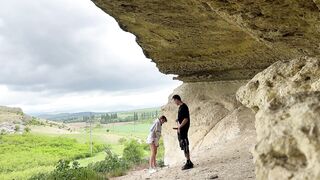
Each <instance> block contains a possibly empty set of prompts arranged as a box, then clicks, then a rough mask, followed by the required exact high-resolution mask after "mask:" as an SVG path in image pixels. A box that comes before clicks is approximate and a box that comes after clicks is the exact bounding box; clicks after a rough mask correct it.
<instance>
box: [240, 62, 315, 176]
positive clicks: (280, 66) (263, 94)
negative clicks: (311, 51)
mask: <svg viewBox="0 0 320 180" xmlns="http://www.w3.org/2000/svg"><path fill="white" fill-rule="evenodd" d="M319 84H320V60H319V59H316V58H300V59H295V60H293V61H286V62H277V63H275V64H273V65H271V66H270V67H269V68H267V69H266V70H264V71H263V72H261V73H259V74H257V75H256V76H255V77H254V78H253V79H252V80H251V81H250V82H249V83H248V84H247V85H246V86H243V87H241V88H240V89H239V91H238V93H237V98H238V99H239V101H241V102H242V103H243V104H244V105H246V106H247V107H250V108H252V109H254V110H255V111H256V112H257V114H256V131H257V144H256V146H255V148H254V150H253V155H254V161H255V165H256V177H257V179H279V180H286V179H297V180H298V179H310V180H311V179H320V150H319V147H320V86H319Z"/></svg>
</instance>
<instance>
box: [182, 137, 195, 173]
mask: <svg viewBox="0 0 320 180" xmlns="http://www.w3.org/2000/svg"><path fill="white" fill-rule="evenodd" d="M181 142H182V147H183V151H184V156H185V157H186V159H187V162H186V164H185V165H184V166H183V167H182V170H186V169H190V168H193V163H192V162H191V160H190V151H189V140H188V137H185V138H183V139H182V141H181Z"/></svg>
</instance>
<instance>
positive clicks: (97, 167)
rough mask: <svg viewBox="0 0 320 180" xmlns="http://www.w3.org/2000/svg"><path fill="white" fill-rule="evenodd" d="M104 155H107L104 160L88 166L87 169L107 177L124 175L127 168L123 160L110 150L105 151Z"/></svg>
mask: <svg viewBox="0 0 320 180" xmlns="http://www.w3.org/2000/svg"><path fill="white" fill-rule="evenodd" d="M106 153H107V155H106V158H105V160H103V161H99V162H96V163H93V164H89V166H88V168H90V169H93V170H94V171H96V172H99V173H105V174H108V175H109V176H121V175H124V174H125V173H126V171H127V170H128V168H129V166H128V164H127V163H126V162H125V161H124V159H122V158H119V157H118V155H116V154H113V153H112V152H111V150H110V149H106Z"/></svg>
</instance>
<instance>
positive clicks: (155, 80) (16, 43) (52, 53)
mask: <svg viewBox="0 0 320 180" xmlns="http://www.w3.org/2000/svg"><path fill="white" fill-rule="evenodd" d="M13 12H14V13H13ZM0 17H1V18H0V64H1V71H0V85H2V86H0V87H1V88H0V92H1V93H0V104H3V105H16V106H22V108H24V109H25V110H26V111H27V112H48V111H80V110H99V109H106V110H107V109H108V110H112V109H117V108H119V107H124V108H125V106H127V108H129V107H143V106H145V107H147V106H152V104H154V105H160V104H161V103H164V102H165V101H166V100H167V95H168V93H169V92H168V89H171V90H172V89H173V87H176V86H177V85H178V84H179V82H177V81H172V80H171V79H172V77H170V76H165V75H163V74H161V73H159V72H158V69H157V68H156V67H155V64H154V63H151V62H150V60H149V59H146V58H145V57H144V55H143V53H142V50H141V48H140V47H139V46H138V45H137V43H136V42H135V37H134V35H132V34H130V33H127V32H124V31H122V30H120V28H119V27H118V25H117V23H116V21H115V20H114V19H113V18H111V17H110V16H109V15H107V14H105V13H104V12H102V11H101V10H100V9H98V8H97V7H96V6H95V5H94V4H93V3H92V2H91V1H90V0H77V1H74V0H55V1H52V0H28V1H20V0H10V1H2V2H1V6H0ZM155 89H156V90H155ZM128 92H130V95H128V94H127V93H128ZM115 93H116V94H117V95H114V94H115ZM131 93H132V94H131ZM144 97H145V98H144ZM150 97H157V98H156V99H153V100H148V99H149V98H150ZM123 98H124V99H127V100H128V101H127V102H126V103H124V102H123V101H122V99H123ZM101 99H103V100H102V101H101ZM138 99H140V101H137V100H138ZM163 99H165V101H163ZM79 102H82V103H79ZM129 102H130V103H129ZM131 102H134V103H131Z"/></svg>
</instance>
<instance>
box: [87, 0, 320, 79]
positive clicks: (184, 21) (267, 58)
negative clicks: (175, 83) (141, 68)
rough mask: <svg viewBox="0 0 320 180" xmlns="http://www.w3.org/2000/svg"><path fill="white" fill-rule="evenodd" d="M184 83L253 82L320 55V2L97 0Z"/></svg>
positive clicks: (162, 68)
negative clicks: (282, 63)
mask: <svg viewBox="0 0 320 180" xmlns="http://www.w3.org/2000/svg"><path fill="white" fill-rule="evenodd" d="M93 2H94V3H95V4H96V5H97V6H98V7H100V8H101V9H102V10H103V11H105V12H106V13H107V14H109V15H111V16H112V17H114V18H115V19H116V20H117V22H118V23H119V25H120V27H121V28H122V29H123V30H125V31H128V32H131V33H133V34H134V35H135V36H136V40H137V43H138V44H139V45H140V46H141V48H142V49H143V52H144V54H145V55H146V56H147V57H148V58H150V59H152V60H153V61H154V62H155V63H156V65H157V67H158V68H159V70H160V72H162V73H164V74H175V75H178V76H177V79H179V80H182V81H184V82H201V81H219V80H240V79H250V78H252V77H253V76H254V75H255V74H257V73H258V72H260V71H262V70H263V69H265V68H267V67H268V66H269V65H271V64H272V63H274V62H276V61H279V60H288V59H293V58H296V57H300V56H319V55H320V12H319V9H320V1H319V0H272V1H270V0H242V1H232V0H189V1H183V0H170V1H165V0H150V1H146V0H94V1H93Z"/></svg>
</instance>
